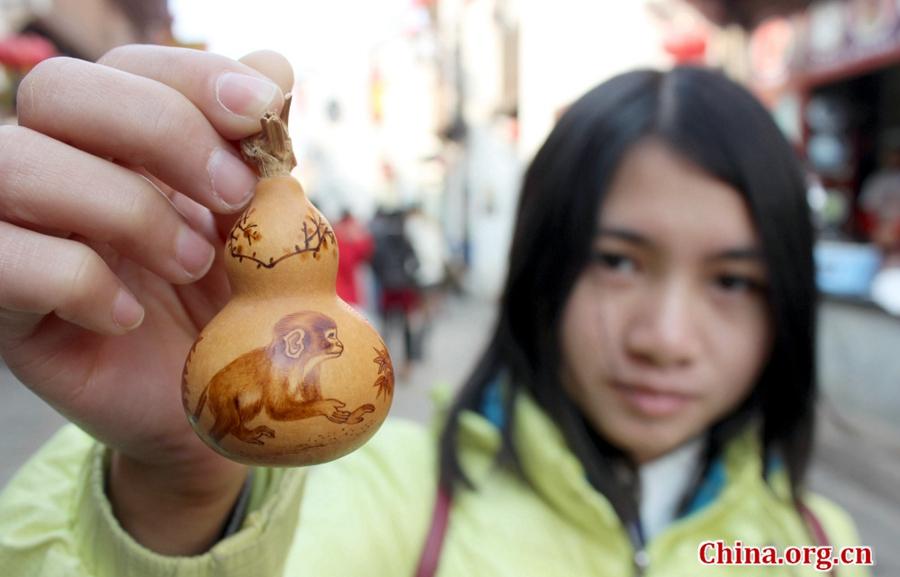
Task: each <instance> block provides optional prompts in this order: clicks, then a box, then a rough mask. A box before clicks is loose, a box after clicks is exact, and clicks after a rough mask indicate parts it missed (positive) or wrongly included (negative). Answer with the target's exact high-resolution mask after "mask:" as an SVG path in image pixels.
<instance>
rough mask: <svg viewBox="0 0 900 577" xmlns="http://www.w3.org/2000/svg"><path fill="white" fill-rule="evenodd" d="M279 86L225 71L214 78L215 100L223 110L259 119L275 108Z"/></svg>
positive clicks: (260, 79) (253, 77)
mask: <svg viewBox="0 0 900 577" xmlns="http://www.w3.org/2000/svg"><path fill="white" fill-rule="evenodd" d="M280 90H281V89H280V88H278V86H277V85H276V84H275V83H274V82H269V81H268V80H264V79H262V78H256V77H255V76H248V75H247V74H238V73H236V72H226V73H224V74H222V75H221V76H219V78H218V80H216V100H218V101H219V104H221V105H222V106H223V107H224V108H225V110H227V111H229V112H231V113H233V114H237V115H238V116H246V117H248V118H253V119H254V120H259V119H260V118H262V116H263V114H265V113H266V112H267V111H270V110H275V108H276V105H277V103H278V100H279V98H278V96H279V92H280Z"/></svg>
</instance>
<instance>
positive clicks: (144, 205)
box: [0, 126, 215, 284]
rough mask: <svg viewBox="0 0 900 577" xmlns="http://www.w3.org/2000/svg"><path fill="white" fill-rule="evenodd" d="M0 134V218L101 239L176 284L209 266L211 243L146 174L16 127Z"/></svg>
mask: <svg viewBox="0 0 900 577" xmlns="http://www.w3.org/2000/svg"><path fill="white" fill-rule="evenodd" d="M0 138H2V139H4V141H6V142H8V143H10V144H11V145H10V146H6V147H4V148H3V150H2V152H0V174H5V175H7V176H8V177H9V178H6V179H5V180H4V181H3V183H2V184H0V220H3V221H6V222H9V223H12V224H16V225H19V226H22V227H24V228H28V229H32V230H35V231H39V232H41V231H57V232H56V234H57V235H59V236H68V235H71V234H73V233H74V234H77V235H80V236H82V237H84V238H86V239H89V240H92V241H96V242H99V243H106V244H109V245H110V246H111V247H112V248H113V249H114V250H115V251H116V252H117V253H119V254H121V255H123V256H125V257H128V258H130V259H132V260H134V261H135V262H138V263H140V264H141V265H142V266H143V267H145V268H147V269H148V270H151V271H153V272H154V273H156V274H158V275H159V276H161V277H163V278H165V279H166V280H168V281H170V282H173V283H177V284H183V283H188V282H192V281H193V280H196V279H197V278H199V277H201V276H203V275H204V274H205V273H206V271H207V270H208V269H209V267H210V265H211V264H212V261H213V256H214V255H215V251H214V249H213V246H212V245H211V244H210V243H209V242H208V241H207V240H206V239H204V237H203V236H202V235H201V234H199V233H198V232H197V231H195V230H194V228H192V227H191V226H190V224H189V223H188V222H186V221H185V219H184V218H182V216H181V215H180V214H179V212H178V211H177V210H176V208H175V207H174V206H173V205H172V204H171V203H170V202H169V201H168V200H166V198H165V197H164V196H163V195H162V194H160V192H159V190H157V188H156V187H155V186H154V185H153V183H151V182H150V181H149V180H148V179H147V178H145V177H143V176H141V175H139V174H136V173H135V172H133V171H131V170H128V169H126V168H123V167H121V166H118V165H116V164H113V163H111V162H107V161H106V160H103V159H101V158H97V157H96V156H93V155H91V154H88V153H86V152H84V151H82V150H78V149H77V148H73V147H71V146H69V145H67V144H64V143H62V142H59V141H57V140H54V139H52V138H50V137H48V136H46V135H44V134H41V133H39V132H35V131H33V130H30V129H28V128H24V127H21V126H10V127H3V128H0ZM48 158H52V159H53V163H52V165H49V166H48V164H47V160H46V159H48Z"/></svg>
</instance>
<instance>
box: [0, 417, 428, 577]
mask: <svg viewBox="0 0 900 577" xmlns="http://www.w3.org/2000/svg"><path fill="white" fill-rule="evenodd" d="M108 453H109V451H108V450H107V449H105V448H104V447H103V446H102V445H100V444H98V443H97V442H96V441H94V440H93V439H92V438H90V437H89V436H88V435H87V434H85V433H83V432H82V431H80V430H79V429H78V428H76V427H75V426H73V425H68V426H66V427H64V428H63V429H62V430H61V431H60V432H59V433H57V434H56V436H54V437H53V438H52V439H51V440H50V441H49V442H48V443H47V444H46V445H45V446H44V447H43V448H42V449H41V450H40V451H39V452H38V453H37V454H36V455H34V456H33V457H32V459H31V460H30V461H29V462H28V463H27V464H26V465H25V466H24V467H23V468H22V469H21V470H20V471H19V472H18V473H17V475H16V476H15V477H14V478H13V479H12V481H11V482H10V484H9V485H8V486H7V487H6V488H5V490H4V491H3V492H2V493H0V576H3V577H5V576H7V575H15V576H16V577H37V576H42V577H43V576H49V575H52V576H53V577H75V576H78V577H128V576H132V575H134V576H140V577H154V576H165V577H207V576H209V577H212V576H215V577H231V576H239V575H240V576H251V575H252V576H254V577H255V576H257V575H261V576H266V577H276V576H280V575H289V576H291V577H305V576H315V577H345V576H347V575H379V576H380V575H411V574H412V572H413V568H414V567H415V564H416V562H417V561H418V557H419V552H420V551H421V548H422V544H423V542H424V539H425V534H426V532H427V527H428V522H429V520H430V515H431V507H432V504H433V500H434V494H435V487H436V474H435V462H436V461H435V451H434V444H433V439H432V437H431V436H430V435H429V434H427V433H426V432H425V431H424V430H422V429H421V427H418V426H416V425H413V424H410V423H403V422H398V421H393V422H392V421H391V420H388V422H387V423H385V425H384V426H383V427H382V428H381V430H379V431H378V433H377V434H376V435H375V437H374V438H373V439H372V440H371V441H370V442H369V443H368V444H367V445H365V446H364V447H362V448H361V449H359V450H357V451H355V452H354V453H352V454H350V455H348V456H347V457H344V458H343V459H340V460H338V461H335V462H332V463H327V464H325V465H320V466H317V467H310V468H307V469H266V468H257V469H256V470H255V472H254V485H253V492H252V497H251V501H250V507H249V510H250V512H249V513H248V515H247V518H246V520H245V522H244V525H243V526H242V528H241V530H240V531H239V532H238V533H236V534H235V535H233V536H231V537H229V538H228V539H225V540H223V541H221V542H220V543H217V544H216V545H215V546H214V547H213V548H212V549H210V550H209V551H208V552H207V553H205V554H203V555H198V556H194V557H167V556H163V555H159V554H156V553H154V552H152V551H150V550H149V549H147V548H145V547H143V546H141V545H140V544H138V543H137V542H135V541H134V539H132V538H131V536H130V535H128V534H127V533H126V532H125V531H124V530H123V529H122V528H121V526H120V525H119V523H118V521H117V520H116V518H115V517H114V516H113V513H112V510H111V507H110V504H109V501H108V500H107V498H106V495H105V493H104V488H103V479H104V471H106V470H107V469H106V466H107V461H108ZM165 522H166V520H165V519H160V523H161V524H164V523H165Z"/></svg>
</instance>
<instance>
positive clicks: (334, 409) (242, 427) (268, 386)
mask: <svg viewBox="0 0 900 577" xmlns="http://www.w3.org/2000/svg"><path fill="white" fill-rule="evenodd" d="M273 333H274V335H273V337H272V342H271V343H269V345H268V346H265V347H261V348H258V349H254V350H252V351H250V352H248V353H244V354H243V355H241V356H240V357H238V358H237V359H235V360H233V361H232V362H230V363H229V364H228V365H226V366H225V368H223V369H222V370H220V371H219V372H218V373H216V374H215V376H213V378H212V379H211V380H210V381H209V384H208V385H207V386H206V388H204V389H203V392H202V393H201V394H200V400H199V401H198V403H197V408H196V409H195V410H194V414H193V421H194V423H196V422H197V420H198V419H199V418H200V414H201V413H202V412H203V407H204V405H205V404H206V402H207V400H208V401H209V410H210V411H211V412H212V415H213V417H214V418H215V422H214V423H213V426H212V428H211V429H210V431H209V435H210V436H211V437H212V438H213V439H215V440H216V441H219V440H221V439H222V438H223V437H225V435H227V434H229V433H230V434H232V435H234V436H235V437H237V438H238V439H240V440H242V441H245V442H247V443H252V444H254V445H262V444H264V443H263V438H264V437H269V438H274V437H275V431H273V430H272V429H271V428H269V427H266V426H264V425H263V426H259V427H255V428H253V429H248V428H247V426H246V423H248V422H249V421H251V420H252V419H253V418H254V417H256V416H257V415H258V414H259V413H260V411H263V410H265V411H266V413H268V415H269V416H270V417H272V418H273V419H275V420H278V421H294V420H299V419H309V418H311V417H317V416H323V417H325V418H326V419H328V420H329V421H332V422H335V423H339V424H348V425H352V424H356V423H360V422H362V420H363V415H364V414H365V413H371V412H372V411H374V410H375V407H374V406H372V405H369V404H365V405H362V406H360V407H358V408H357V409H355V410H353V411H352V412H351V411H346V410H344V408H343V407H344V406H345V404H344V403H343V402H341V401H339V400H337V399H323V398H322V390H321V387H320V385H319V368H320V367H321V365H322V363H323V362H325V361H327V360H329V359H334V358H337V357H339V356H341V354H342V353H343V352H344V345H343V343H341V341H340V339H338V336H337V326H336V325H335V323H334V320H332V319H331V318H329V317H327V316H325V315H323V314H320V313H317V312H314V311H304V312H300V313H295V314H290V315H288V316H286V317H284V318H282V319H281V320H280V321H278V323H277V324H276V325H275V328H274V330H273Z"/></svg>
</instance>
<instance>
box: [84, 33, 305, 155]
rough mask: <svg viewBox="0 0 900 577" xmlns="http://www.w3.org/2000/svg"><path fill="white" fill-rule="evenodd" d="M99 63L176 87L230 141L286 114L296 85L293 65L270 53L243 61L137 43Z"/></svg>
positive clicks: (247, 134)
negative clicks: (269, 117)
mask: <svg viewBox="0 0 900 577" xmlns="http://www.w3.org/2000/svg"><path fill="white" fill-rule="evenodd" d="M97 63H98V64H103V65H104V66H109V67H111V68H116V69H118V70H122V71H124V72H130V73H131V74H136V75H138V76H143V77H145V78H150V79H152V80H156V81H157V82H161V83H163V84H165V85H167V86H169V87H171V88H174V89H175V90H177V91H178V92H180V93H181V94H183V95H184V96H186V97H187V99H188V100H190V101H191V102H192V103H193V104H194V106H196V107H197V108H198V109H199V110H200V111H201V112H202V113H203V115H204V116H206V118H207V120H209V122H210V123H211V124H212V125H213V128H215V129H216V131H217V132H218V133H219V134H221V135H222V136H223V137H224V138H225V139H226V140H238V139H241V138H244V137H245V136H249V135H251V134H255V133H257V132H259V120H260V118H262V116H263V114H265V113H266V112H268V111H273V112H280V111H281V108H282V106H283V105H284V93H286V92H290V90H291V88H292V86H293V83H294V75H293V72H292V71H291V66H290V64H289V63H288V61H287V60H286V59H285V58H284V57H283V56H281V55H280V54H277V53H275V52H272V51H267V50H264V51H259V52H253V53H251V54H248V55H247V56H245V57H244V58H242V59H241V62H238V61H235V60H232V59H230V58H226V57H225V56H221V55H218V54H213V53H210V52H203V51H200V50H193V49H189V48H175V47H169V46H151V45H146V44H135V45H129V46H120V47H118V48H114V49H112V50H110V51H109V52H107V53H106V54H105V55H104V56H103V57H101V58H100V60H98V61H97ZM263 72H265V74H264V73H263Z"/></svg>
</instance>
